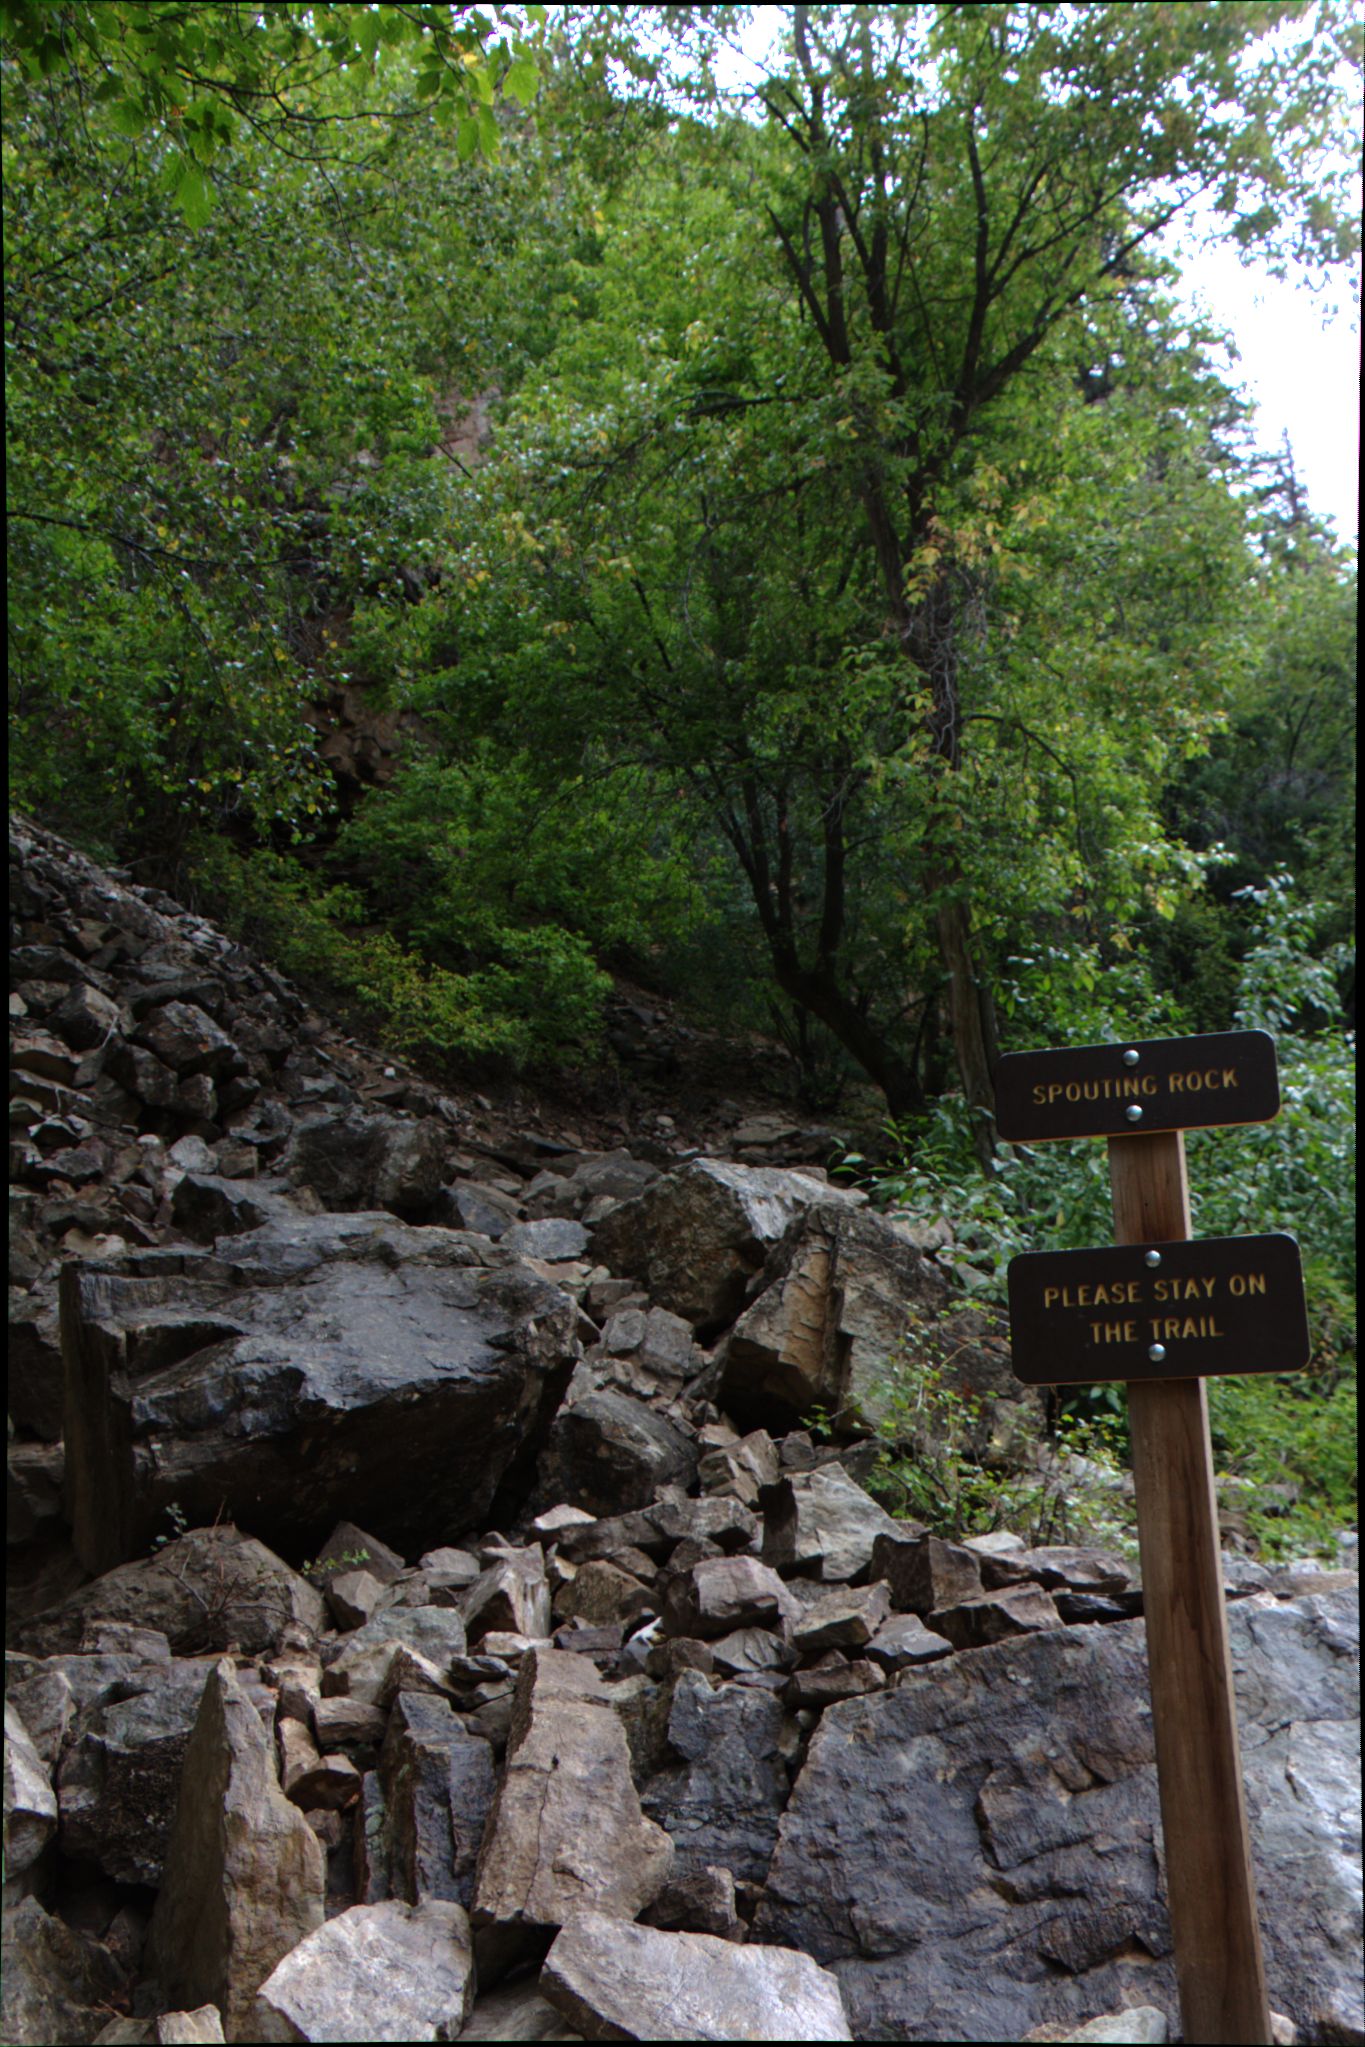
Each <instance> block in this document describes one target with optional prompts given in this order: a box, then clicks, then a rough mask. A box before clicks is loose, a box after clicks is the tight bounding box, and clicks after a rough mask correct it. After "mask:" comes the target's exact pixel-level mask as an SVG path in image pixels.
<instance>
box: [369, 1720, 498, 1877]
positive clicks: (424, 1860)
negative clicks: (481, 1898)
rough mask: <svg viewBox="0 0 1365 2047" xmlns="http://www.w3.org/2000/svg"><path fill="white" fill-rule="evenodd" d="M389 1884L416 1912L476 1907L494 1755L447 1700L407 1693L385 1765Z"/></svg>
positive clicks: (392, 1726)
mask: <svg viewBox="0 0 1365 2047" xmlns="http://www.w3.org/2000/svg"><path fill="white" fill-rule="evenodd" d="M379 1778H380V1783H381V1786H382V1788H383V1793H384V1815H385V1817H384V1836H385V1846H386V1848H387V1850H388V1858H387V1859H388V1876H389V1883H390V1885H391V1887H392V1889H393V1890H394V1892H395V1893H396V1894H397V1896H398V1897H400V1898H404V1899H406V1900H407V1901H408V1903H409V1904H413V1905H416V1904H418V1903H420V1902H421V1900H422V1899H424V1898H441V1899H447V1900H453V1901H454V1902H455V1903H457V1904H460V1905H463V1906H469V1905H470V1904H472V1903H473V1899H474V1871H475V1867H476V1865H477V1862H478V1858H479V1848H480V1846H481V1845H482V1842H483V1833H484V1827H485V1824H486V1823H487V1819H488V1811H489V1807H490V1806H491V1805H492V1802H493V1781H494V1772H493V1751H492V1748H491V1747H490V1746H489V1744H488V1742H486V1741H484V1740H483V1739H482V1737H481V1736H479V1735H477V1734H471V1733H469V1731H468V1729H467V1728H466V1727H465V1724H464V1722H463V1721H462V1720H461V1719H460V1717H459V1715H458V1714H457V1713H456V1712H454V1711H453V1710H452V1708H451V1707H450V1706H449V1705H448V1704H447V1702H446V1701H445V1700H444V1699H441V1698H436V1697H434V1696H432V1695H431V1694H430V1693H422V1692H400V1693H399V1694H398V1697H397V1698H396V1699H395V1700H394V1703H393V1710H392V1712H391V1713H390V1715H389V1724H388V1732H387V1734H386V1735H385V1737H384V1748H383V1753H382V1754H381V1756H380V1760H379Z"/></svg>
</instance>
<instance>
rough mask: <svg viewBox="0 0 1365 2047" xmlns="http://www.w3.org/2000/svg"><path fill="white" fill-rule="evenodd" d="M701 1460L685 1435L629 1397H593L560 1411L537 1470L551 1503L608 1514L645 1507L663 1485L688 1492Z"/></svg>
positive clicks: (599, 1394)
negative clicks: (678, 1486) (679, 1487)
mask: <svg viewBox="0 0 1365 2047" xmlns="http://www.w3.org/2000/svg"><path fill="white" fill-rule="evenodd" d="M695 1472H696V1452H695V1451H694V1450H693V1448H692V1445H691V1443H690V1442H689V1440H688V1438H687V1437H686V1436H685V1435H684V1434H683V1432H682V1430H681V1429H677V1428H675V1427H674V1426H673V1424H672V1423H671V1422H668V1421H665V1420H664V1418H663V1416H662V1415H658V1414H656V1413H655V1412H654V1410H653V1409H652V1408H650V1407H646V1406H645V1404H644V1403H643V1401H639V1400H633V1399H631V1397H630V1396H629V1395H628V1394H625V1393H589V1394H587V1395H585V1396H584V1398H583V1399H581V1400H576V1401H575V1402H574V1404H573V1406H572V1407H565V1408H562V1409H561V1410H560V1412H559V1414H558V1415H556V1417H555V1420H554V1423H553V1425H552V1427H551V1429H550V1436H549V1441H548V1443H547V1445H546V1448H545V1450H544V1452H543V1453H542V1455H541V1459H540V1464H539V1475H540V1492H541V1493H542V1494H543V1495H544V1496H545V1497H546V1498H551V1499H555V1500H559V1501H564V1502H566V1503H568V1504H569V1505H571V1506H576V1507H584V1508H586V1509H588V1510H589V1511H590V1512H592V1513H595V1514H609V1513H611V1512H613V1511H615V1510H619V1509H620V1508H622V1507H644V1506H647V1505H648V1503H649V1502H650V1501H651V1500H652V1499H653V1497H654V1494H655V1492H656V1490H657V1489H658V1488H659V1487H660V1486H663V1485H668V1484H674V1483H676V1484H681V1485H683V1486H686V1485H688V1484H689V1483H690V1482H691V1480H692V1479H693V1477H694V1475H695Z"/></svg>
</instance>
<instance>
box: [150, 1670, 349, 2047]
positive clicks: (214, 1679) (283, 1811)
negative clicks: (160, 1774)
mask: <svg viewBox="0 0 1365 2047" xmlns="http://www.w3.org/2000/svg"><path fill="white" fill-rule="evenodd" d="M323 1895H324V1864H323V1852H322V1847H321V1845H320V1843H319V1841H318V1838H317V1835H316V1834H315V1833H314V1832H313V1829H312V1828H311V1827H310V1826H309V1824H308V1822H307V1820H306V1819H305V1818H304V1816H303V1814H302V1813H301V1812H300V1811H299V1809H298V1807H297V1806H294V1805H291V1804H290V1803H289V1800H288V1799H287V1798H286V1797H285V1795H284V1793H283V1791H281V1789H280V1786H279V1783H278V1781H277V1779H276V1776H275V1764H274V1759H273V1757H272V1755H271V1752H270V1742H269V1740H268V1738H267V1736H266V1733H265V1729H264V1728H263V1727H262V1725H261V1720H260V1716H259V1714H258V1713H257V1711H256V1708H255V1706H254V1705H253V1704H252V1702H251V1700H250V1699H249V1698H248V1697H247V1694H246V1693H245V1692H244V1691H243V1689H242V1687H241V1685H240V1684H239V1683H238V1682H237V1678H236V1675H235V1673H234V1671H233V1668H232V1665H231V1663H230V1662H228V1661H227V1660H226V1659H225V1660H224V1661H222V1662H221V1663H219V1664H217V1665H216V1666H215V1668H214V1669H213V1670H211V1671H210V1673H209V1676H208V1680H207V1682H206V1684H205V1686H204V1696H203V1702H202V1704H201V1706H200V1709H199V1715H198V1718H197V1719H196V1721H195V1724H194V1731H193V1733H192V1734H191V1736H190V1742H189V1747H188V1748H187V1750H186V1752H185V1762H184V1768H183V1772H182V1775H181V1782H180V1794H179V1798H178V1801H177V1804H176V1810H175V1818H174V1820H173V1822H172V1825H171V1834H170V1841H169V1844H168V1847H167V1851H166V1863H165V1875H164V1881H163V1883H162V1886H161V1890H160V1892H159V1893H158V1896H157V1901H156V1910H155V1912H154V1913H153V1915H152V1926H151V1950H152V1957H153V1960H154V1964H155V1968H156V1973H157V1978H158V1981H159V1983H160V1987H161V1991H162V1995H163V1998H164V2000H165V2002H166V2003H167V2004H172V2005H174V2004H179V2005H181V2006H183V2007H184V2008H186V2009H191V2008H193V2007H195V2006H198V2005H202V2004H216V2005H217V2006H218V2008H219V2010H220V2011H221V2012H222V2014H223V2031H224V2033H225V2034H226V2036H227V2038H228V2039H229V2040H252V2039H255V2038H257V2037H258V2036H257V2034H256V2033H255V2032H254V2031H252V2030H251V2029H250V2016H251V2010H252V2006H253V2004H254V2002H255V1997H256V1993H257V1991H258V1990H259V1989H260V1987H261V1985H262V1984H263V1983H264V1982H265V1980H266V1978H267V1976H269V1975H270V1973H271V1971H272V1970H273V1969H274V1968H275V1966H276V1964H277V1963H278V1962H280V1961H282V1960H283V1958H284V1957H285V1955H287V1954H288V1953H289V1951H290V1949H291V1948H294V1947H297V1945H298V1943H299V1942H300V1941H301V1940H303V1939H304V1938H305V1937H306V1936H307V1935H308V1934H310V1933H313V1932H315V1931H316V1930H317V1929H318V1928H319V1927H320V1926H321V1925H322V1923H323Z"/></svg>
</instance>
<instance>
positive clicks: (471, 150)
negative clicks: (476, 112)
mask: <svg viewBox="0 0 1365 2047" xmlns="http://www.w3.org/2000/svg"><path fill="white" fill-rule="evenodd" d="M478 147H479V124H478V122H477V121H476V120H474V118H473V117H472V115H466V116H465V118H464V120H462V121H461V123H460V125H459V127H458V128H457V129H456V130H455V154H456V155H457V156H458V157H459V159H460V162H461V163H468V162H469V159H470V158H471V157H472V156H473V155H474V154H475V153H476V152H477V150H478Z"/></svg>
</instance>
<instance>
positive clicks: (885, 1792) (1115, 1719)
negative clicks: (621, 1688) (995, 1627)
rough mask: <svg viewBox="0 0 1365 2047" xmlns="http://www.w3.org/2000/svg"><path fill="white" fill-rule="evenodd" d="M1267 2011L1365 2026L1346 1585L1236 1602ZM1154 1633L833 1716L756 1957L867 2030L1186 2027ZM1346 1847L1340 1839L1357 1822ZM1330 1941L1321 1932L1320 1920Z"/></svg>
mask: <svg viewBox="0 0 1365 2047" xmlns="http://www.w3.org/2000/svg"><path fill="white" fill-rule="evenodd" d="M1228 1618H1229V1630H1230V1634H1231V1638H1232V1655H1233V1664H1234V1670H1235V1672H1236V1677H1237V1686H1238V1699H1239V1709H1240V1710H1239V1717H1240V1721H1241V1727H1242V1754H1243V1764H1244V1771H1245V1776H1246V1782H1247V1794H1248V1806H1249V1810H1250V1815H1251V1832H1252V1845H1253V1859H1254V1863H1255V1867H1256V1872H1257V1878H1258V1884H1259V1889H1260V1895H1261V1914H1260V1917H1261V1926H1262V1932H1263V1939H1264V1942H1265V1950H1266V1968H1267V1978H1268V1981H1269V1985H1270V1991H1271V1998H1272V2002H1273V2003H1274V2005H1275V2006H1276V2008H1277V2009H1278V2010H1280V2011H1282V2012H1285V2013H1287V2014H1288V2015H1289V2017H1290V2018H1291V2020H1292V2021H1293V2022H1294V2024H1295V2025H1297V2026H1298V2027H1299V2028H1300V2029H1301V2031H1303V2032H1304V2033H1305V2034H1306V2035H1307V2036H1308V2037H1312V2038H1323V2037H1325V2036H1326V2035H1327V2033H1328V2031H1329V2030H1330V2029H1333V2028H1337V2029H1342V2030H1338V2031H1337V2032H1336V2033H1335V2037H1344V2036H1347V2034H1346V2030H1345V2029H1349V2028H1350V2027H1351V2026H1353V2025H1354V2026H1356V2027H1357V2028H1359V2025H1360V2016H1361V2015H1360V1983H1359V1966H1358V1947H1357V1945H1356V1943H1357V1942H1358V1932H1357V1931H1356V1930H1355V1928H1356V1926H1357V1921H1356V1919H1355V1916H1354V1915H1355V1913H1356V1910H1357V1903H1356V1886H1358V1883H1359V1865H1358V1862H1356V1861H1354V1859H1353V1855H1352V1851H1347V1853H1346V1854H1343V1851H1342V1845H1341V1844H1342V1841H1343V1838H1349V1828H1350V1825H1351V1822H1350V1821H1349V1820H1347V1819H1346V1818H1345V1812H1344V1805H1343V1800H1344V1799H1345V1798H1348V1797H1352V1796H1353V1795H1354V1794H1353V1791H1352V1790H1351V1789H1349V1788H1348V1787H1350V1786H1351V1784H1352V1764H1351V1760H1350V1759H1351V1756H1352V1755H1353V1754H1354V1744H1355V1739H1356V1725H1355V1722H1354V1717H1353V1716H1354V1714H1355V1713H1356V1711H1357V1710H1358V1708H1357V1700H1358V1682H1359V1679H1358V1668H1357V1665H1356V1662H1355V1655H1356V1646H1355V1645H1356V1642H1357V1640H1358V1636H1357V1633H1356V1629H1357V1627H1358V1620H1357V1616H1356V1613H1355V1608H1354V1602H1353V1601H1351V1600H1350V1599H1349V1598H1348V1596H1347V1595H1344V1594H1340V1593H1338V1594H1327V1595H1325V1596H1321V1597H1319V1598H1309V1599H1304V1600H1301V1601H1298V1602H1295V1603H1294V1604H1293V1605H1290V1606H1264V1607H1257V1606H1255V1605H1254V1604H1252V1603H1250V1602H1244V1603H1241V1604H1239V1605H1236V1606H1234V1607H1232V1608H1231V1609H1230V1610H1229V1616H1228ZM1149 1697H1150V1694H1149V1690H1148V1682H1147V1669H1146V1657H1145V1637H1144V1632H1143V1627H1142V1623H1141V1622H1140V1621H1125V1622H1120V1623H1117V1624H1116V1625H1114V1626H1113V1627H1106V1628H1058V1629H1049V1630H1046V1631H1044V1632H1042V1633H1038V1634H1030V1635H1024V1636H1018V1637H1014V1638H1012V1639H1010V1640H1007V1641H1001V1642H997V1643H995V1644H993V1645H991V1646H989V1647H987V1648H983V1649H978V1650H976V1651H974V1652H972V1653H971V1654H969V1655H965V1656H964V1655H960V1656H951V1657H948V1658H946V1659H945V1660H943V1661H942V1662H939V1663H935V1664H932V1665H930V1666H928V1667H927V1668H923V1669H912V1670H907V1671H905V1672H903V1673H902V1674H901V1676H900V1678H899V1680H898V1683H897V1685H896V1688H895V1689H894V1690H891V1691H888V1692H885V1693H882V1694H880V1695H877V1696H874V1697H870V1698H867V1699H860V1700H852V1701H850V1702H849V1703H847V1704H844V1705H838V1706H835V1707H833V1708H832V1710H830V1711H828V1712H827V1713H826V1714H825V1716H824V1718H823V1720H822V1721H821V1723H820V1726H819V1727H818V1728H817V1729H816V1731H815V1733H814V1735H813V1736H812V1738H811V1743H810V1749H809V1753H808V1755H807V1758H806V1762H805V1766H804V1768H803V1769H802V1772H801V1775H800V1777H799V1778H798V1779H797V1783H796V1786H795V1789H794V1791H793V1795H792V1799H791V1802H790V1804H789V1805H788V1807H787V1810H786V1812H785V1814H784V1815H783V1819H782V1822H781V1828H780V1831H779V1836H778V1842H777V1847H776V1851H775V1853H774V1856H773V1862H772V1866H771V1869H770V1872H769V1875H768V1881H767V1887H766V1892H765V1897H764V1901H763V1902H762V1903H761V1904H760V1906H759V1909H758V1914H757V1918H756V1921H755V1927H754V1931H755V1935H756V1936H757V1938H759V1939H760V1940H763V1941H774V1942H782V1941H785V1942H791V1943H794V1944H796V1945H799V1946H800V1947H802V1948H803V1949H804V1950H805V1951H806V1952H808V1953H809V1954H811V1955H813V1956H814V1957H815V1958H816V1959H817V1960H819V1961H821V1962H824V1963H828V1964H837V1966H838V1972H839V1978H840V1982H841V1985H842V1987H843V1991H844V1995H845V1999H846V2001H847V2004H848V2010H849V2016H850V2021H851V2023H852V2026H853V2029H854V2032H855V2034H856V2035H857V2036H858V2037H859V2038H864V2039H866V2038H878V2037H880V2038H886V2037H895V2038H901V2039H942V2038H944V2037H950V2038H958V2039H1006V2040H1007V2039H1018V2038H1020V2037H1021V2036H1022V2035H1023V2034H1025V2033H1026V2032H1028V2030H1029V2029H1030V2027H1033V2026H1037V2025H1040V2024H1049V2023H1050V2024H1061V2025H1070V2026H1073V2027H1074V2026H1075V2025H1077V2024H1079V2023H1081V2022H1083V2021H1084V2020H1086V2019H1088V2018H1089V2017H1090V2016H1091V2015H1093V2014H1094V2013H1095V2011H1096V2010H1100V2011H1104V2010H1114V2009H1116V2008H1119V2007H1121V2006H1125V2005H1138V2004H1150V2005H1154V2006H1156V2007H1158V2008H1159V2009H1160V2010H1162V2011H1163V2012H1164V2013H1165V2014H1166V2016H1167V2018H1168V2020H1170V2021H1174V2019H1175V2014H1176V2000H1175V1975H1174V1968H1173V1964H1172V1960H1171V1956H1170V1952H1169V1944H1170V1935H1169V1927H1168V1922H1167V1919H1166V1911H1165V1902H1164V1885H1163V1882H1162V1879H1161V1875H1160V1867H1159V1862H1158V1853H1157V1836H1158V1819H1157V1793H1156V1782H1155V1766H1154V1760H1153V1751H1152V1736H1151V1718H1150V1706H1149V1703H1148V1701H1149ZM1344 1830H1345V1831H1344ZM1310 1926H1311V1927H1312V1928H1313V1935H1312V1938H1311V1939H1309V1940H1305V1938H1304V1936H1303V1929H1304V1928H1306V1927H1310Z"/></svg>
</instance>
